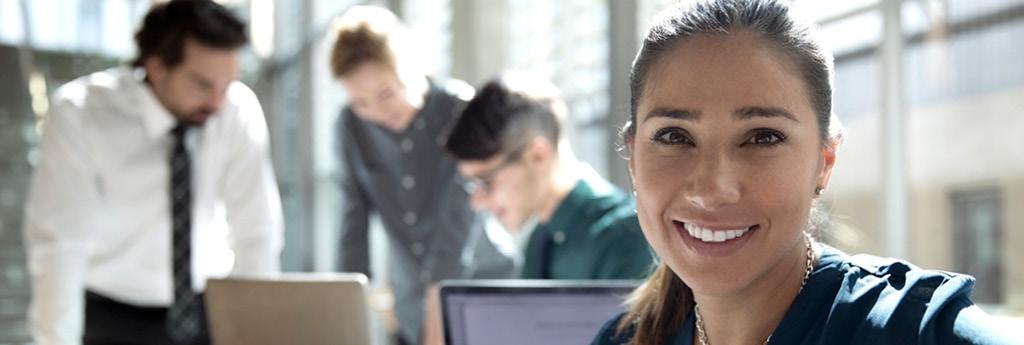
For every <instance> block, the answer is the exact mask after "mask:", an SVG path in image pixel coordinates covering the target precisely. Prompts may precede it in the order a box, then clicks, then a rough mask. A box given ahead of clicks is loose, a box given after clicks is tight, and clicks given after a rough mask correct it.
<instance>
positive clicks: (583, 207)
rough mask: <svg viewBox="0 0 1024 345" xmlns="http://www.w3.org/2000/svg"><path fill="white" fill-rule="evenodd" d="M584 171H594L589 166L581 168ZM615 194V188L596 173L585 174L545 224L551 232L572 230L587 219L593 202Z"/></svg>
mask: <svg viewBox="0 0 1024 345" xmlns="http://www.w3.org/2000/svg"><path fill="white" fill-rule="evenodd" d="M581 169H582V170H585V171H586V170H588V169H589V170H593V168H591V167H590V166H589V165H584V166H581ZM612 193H614V188H612V187H611V186H610V183H609V182H607V181H605V180H604V179H603V178H601V177H600V176H599V175H596V173H593V174H591V173H586V172H585V173H583V174H582V177H581V178H580V180H579V181H577V182H576V185H575V186H574V187H573V188H572V190H571V191H570V192H569V194H568V195H566V196H565V199H563V200H562V202H561V203H560V204H559V205H558V208H557V209H555V213H554V214H552V215H551V219H549V220H548V222H547V224H545V227H544V228H546V229H548V230H551V231H557V230H563V231H564V230H565V229H572V228H573V224H574V223H577V222H579V221H580V219H585V218H586V214H587V212H588V211H589V209H590V207H588V206H589V205H590V203H591V201H592V200H594V199H595V198H597V197H601V196H605V195H609V194H612Z"/></svg>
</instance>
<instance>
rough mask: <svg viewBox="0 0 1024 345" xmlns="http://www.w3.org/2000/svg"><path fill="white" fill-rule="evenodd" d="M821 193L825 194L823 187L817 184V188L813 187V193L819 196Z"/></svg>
mask: <svg viewBox="0 0 1024 345" xmlns="http://www.w3.org/2000/svg"><path fill="white" fill-rule="evenodd" d="M822 194H825V187H822V186H818V188H814V195H817V196H821V195H822Z"/></svg>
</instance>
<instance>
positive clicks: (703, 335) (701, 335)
mask: <svg viewBox="0 0 1024 345" xmlns="http://www.w3.org/2000/svg"><path fill="white" fill-rule="evenodd" d="M804 243H805V245H806V247H807V266H806V267H805V268H804V280H803V281H802V282H800V291H798V292H797V294H798V295H799V294H800V292H803V291H804V286H805V285H807V278H810V277H811V270H813V269H814V250H813V249H811V236H810V235H808V234H807V233H806V232H804ZM693 314H694V316H696V317H697V322H696V323H697V339H698V340H700V345H709V344H710V343H709V342H708V334H707V332H705V331H704V319H703V318H701V317H700V307H698V306H697V305H696V304H694V305H693ZM771 340H772V336H770V335H769V336H768V339H765V340H764V343H765V344H768V342H769V341H771Z"/></svg>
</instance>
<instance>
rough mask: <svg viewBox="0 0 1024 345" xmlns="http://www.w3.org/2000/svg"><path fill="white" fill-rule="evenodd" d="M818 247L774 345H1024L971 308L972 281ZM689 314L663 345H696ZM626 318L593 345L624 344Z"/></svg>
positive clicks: (606, 329)
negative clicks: (621, 330) (819, 251)
mask: <svg viewBox="0 0 1024 345" xmlns="http://www.w3.org/2000/svg"><path fill="white" fill-rule="evenodd" d="M821 247H822V248H823V250H822V255H821V258H820V259H819V260H818V265H817V266H816V267H815V269H814V271H813V272H811V276H810V278H808V280H807V285H806V287H805V288H804V290H803V291H802V292H801V293H800V295H799V296H797V298H796V300H794V301H793V305H792V306H791V307H790V309H789V311H787V312H786V315H785V316H784V317H783V319H782V322H780V323H779V326H778V327H777V328H776V329H775V332H774V333H773V334H772V336H771V342H770V343H771V344H830V345H831V344H1021V342H1019V340H1018V341H1011V340H1010V337H1009V334H1011V333H1010V332H1009V330H1000V329H996V328H995V327H994V326H993V325H992V321H991V319H990V317H989V316H988V315H986V314H984V313H982V312H980V310H978V309H977V307H976V306H974V303H973V302H971V299H970V295H971V289H972V288H973V287H974V278H973V277H970V276H967V275H961V274H954V273H948V272H941V271H933V270H924V269H921V268H918V267H915V266H913V265H911V264H910V263H907V262H905V261H900V260H894V259H887V258H878V257H874V256H868V255H858V256H853V257H851V256H847V255H846V254H844V253H842V252H841V251H839V250H837V249H834V248H831V247H828V246H821ZM687 315H688V316H687V318H686V321H685V322H683V325H682V327H680V328H679V329H677V330H676V332H675V333H673V334H672V335H671V336H670V337H669V339H668V341H667V342H666V344H672V345H683V344H686V345H689V344H692V340H693V332H694V317H693V312H692V310H691V311H690V312H688V314H687ZM621 317H622V315H619V316H617V317H615V318H614V319H613V320H611V321H609V322H608V323H606V324H605V325H604V327H603V328H602V329H601V331H600V333H598V336H597V338H595V339H594V341H593V343H592V344H598V345H604V344H625V343H627V342H628V341H629V340H630V338H631V337H632V332H631V331H630V332H626V333H627V334H620V335H616V334H615V325H616V324H617V323H618V321H619V318H621Z"/></svg>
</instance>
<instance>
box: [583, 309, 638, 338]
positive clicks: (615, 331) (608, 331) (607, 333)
mask: <svg viewBox="0 0 1024 345" xmlns="http://www.w3.org/2000/svg"><path fill="white" fill-rule="evenodd" d="M625 315H626V313H622V314H619V315H616V316H615V317H613V318H612V319H611V320H608V322H605V323H604V326H601V330H600V331H599V332H597V336H596V337H594V340H593V341H592V342H590V345H615V344H626V343H629V340H630V339H632V338H633V332H634V330H633V328H632V327H630V328H628V329H626V330H624V331H622V332H619V321H620V320H622V318H623V317H625Z"/></svg>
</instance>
